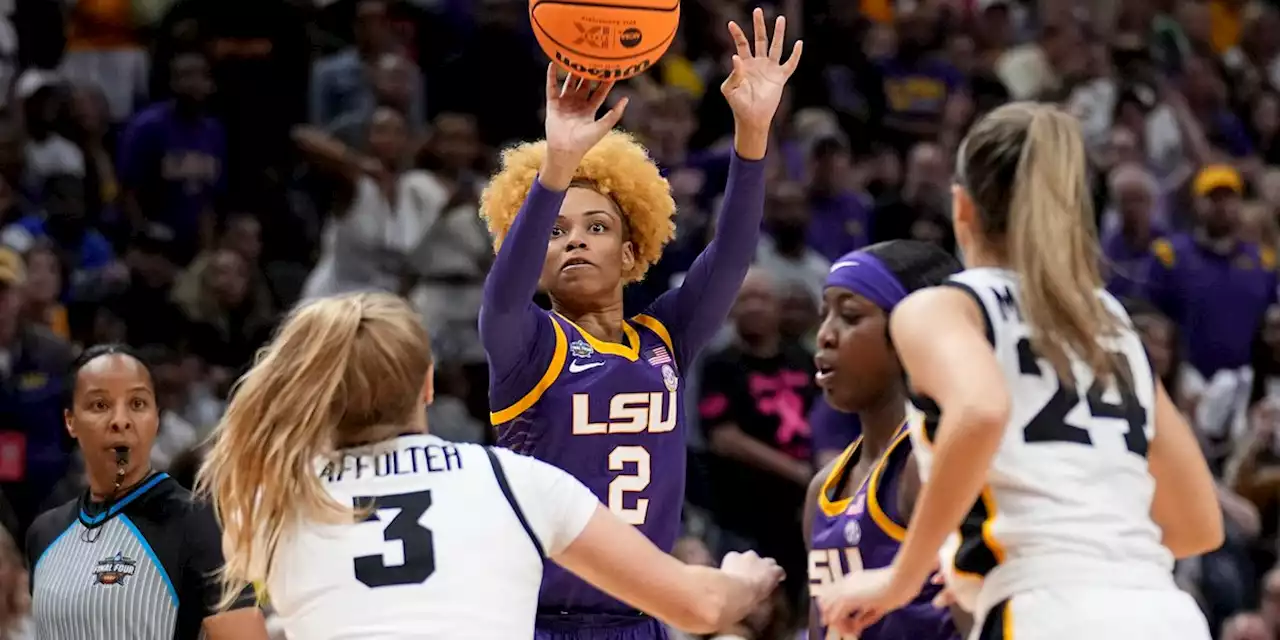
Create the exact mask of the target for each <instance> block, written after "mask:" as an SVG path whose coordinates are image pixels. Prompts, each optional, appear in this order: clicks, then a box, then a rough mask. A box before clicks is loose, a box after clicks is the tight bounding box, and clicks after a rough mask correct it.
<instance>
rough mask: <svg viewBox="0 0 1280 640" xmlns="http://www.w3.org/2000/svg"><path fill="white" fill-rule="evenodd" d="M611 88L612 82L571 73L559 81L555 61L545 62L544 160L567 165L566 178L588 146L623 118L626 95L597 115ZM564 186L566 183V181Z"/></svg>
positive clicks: (580, 159)
mask: <svg viewBox="0 0 1280 640" xmlns="http://www.w3.org/2000/svg"><path fill="white" fill-rule="evenodd" d="M611 89H613V83H612V82H602V83H598V84H595V85H594V86H593V84H592V82H591V81H589V80H586V79H583V78H578V77H575V76H572V75H570V76H567V77H565V79H564V81H563V82H561V81H560V80H559V79H558V78H557V74H556V66H555V64H549V65H547V123H546V127H547V163H548V164H549V165H552V164H554V165H555V167H554V168H557V169H567V171H568V173H569V176H568V177H569V178H572V175H573V172H574V171H576V170H577V168H578V163H579V162H581V161H582V158H583V156H585V155H587V152H588V151H590V150H591V147H594V146H596V143H598V142H600V140H602V139H603V138H604V136H605V134H607V133H609V131H610V130H611V129H613V128H614V127H615V126H617V124H618V121H620V120H622V113H623V111H625V110H626V108H627V99H626V98H623V99H622V100H620V101H619V102H618V104H616V105H614V107H613V108H612V109H610V110H609V111H608V113H605V114H604V116H602V117H600V118H599V119H596V112H597V111H599V110H600V107H601V106H603V105H604V101H605V99H606V98H608V97H609V91H610V90H611ZM551 168H552V167H544V172H543V173H544V175H543V178H544V184H545V183H546V180H545V178H546V177H547V176H546V173H547V171H546V170H547V169H551ZM557 173H558V172H557ZM557 182H558V180H557ZM547 186H549V187H553V186H557V185H550V184H549V185H547ZM563 186H564V187H567V186H568V182H567V181H566V182H565V184H564V185H563Z"/></svg>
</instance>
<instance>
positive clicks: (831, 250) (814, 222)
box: [806, 191, 874, 263]
mask: <svg viewBox="0 0 1280 640" xmlns="http://www.w3.org/2000/svg"><path fill="white" fill-rule="evenodd" d="M873 206H874V203H872V202H871V199H870V198H869V197H867V196H866V195H863V194H861V193H856V192H853V191H844V192H841V193H838V194H836V195H834V196H829V197H828V196H814V197H812V198H810V199H809V216H810V218H809V231H808V234H807V236H806V238H807V244H808V245H809V247H810V248H811V249H813V250H814V251H817V252H818V253H819V254H821V255H822V257H824V258H826V259H827V260H828V261H830V262H833V263H834V262H835V261H837V260H839V259H840V256H842V255H844V254H846V253H849V252H850V251H853V250H855V249H860V248H862V247H865V246H867V244H869V243H870V232H871V212H872V207H873Z"/></svg>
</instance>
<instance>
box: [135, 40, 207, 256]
mask: <svg viewBox="0 0 1280 640" xmlns="http://www.w3.org/2000/svg"><path fill="white" fill-rule="evenodd" d="M170 88H171V90H172V91H173V96H174V97H173V99H171V100H169V101H166V102H162V103H158V104H156V105H153V106H151V107H149V108H147V109H146V110H144V111H142V112H140V113H139V114H138V115H137V116H135V117H134V118H133V120H132V121H130V123H129V126H128V127H127V128H126V129H125V132H124V134H123V135H122V136H121V141H120V181H121V183H122V184H123V185H124V204H125V211H126V212H127V214H128V217H129V220H130V222H131V223H132V225H133V228H135V229H139V228H142V227H143V226H144V225H146V224H147V223H158V224H161V225H164V226H166V227H168V228H169V229H170V230H171V231H172V232H173V235H174V242H175V243H176V245H175V246H176V248H177V249H178V251H179V253H178V254H177V256H176V257H177V258H178V260H179V261H180V262H181V263H182V264H186V263H187V262H188V261H190V259H191V258H192V257H194V256H195V254H196V252H198V251H199V250H200V248H201V247H202V246H207V245H208V244H209V243H210V242H212V240H213V238H212V236H213V227H214V225H215V222H216V221H215V212H214V204H215V199H216V198H217V197H218V196H219V194H220V192H221V190H222V189H223V188H224V187H225V179H226V176H225V175H224V174H225V171H226V165H227V139H226V133H225V131H224V130H223V128H222V124H221V123H220V122H218V120H217V119H215V118H213V117H212V116H210V115H208V114H207V113H206V112H205V107H204V105H205V100H206V99H208V97H209V95H210V93H211V92H212V91H213V84H212V81H211V79H210V76H209V64H208V61H207V60H206V59H205V57H204V55H203V54H199V53H183V54H181V55H178V56H176V57H174V58H173V61H172V62H171V64H170Z"/></svg>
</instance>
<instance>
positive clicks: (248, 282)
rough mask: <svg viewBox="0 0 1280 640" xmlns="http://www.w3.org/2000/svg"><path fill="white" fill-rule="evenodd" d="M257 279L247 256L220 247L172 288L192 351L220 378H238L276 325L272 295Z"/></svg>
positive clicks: (222, 379)
mask: <svg viewBox="0 0 1280 640" xmlns="http://www.w3.org/2000/svg"><path fill="white" fill-rule="evenodd" d="M252 285H253V280H252V279H251V278H250V274H249V265H248V262H247V261H246V260H245V259H244V256H242V255H241V254H239V253H237V252H235V251H232V250H230V249H221V250H218V251H214V252H212V253H210V254H209V256H208V258H207V260H206V261H205V262H203V263H202V264H201V265H200V270H199V271H198V272H195V273H193V274H191V276H189V277H186V278H181V279H180V280H179V281H178V284H177V285H176V286H174V289H173V302H174V304H176V305H177V306H178V308H179V309H180V310H181V311H182V313H183V315H184V316H185V317H186V320H187V328H188V331H189V334H188V343H189V345H190V349H191V352H192V353H193V354H194V355H196V356H197V357H199V358H200V359H201V360H202V361H203V362H204V363H206V364H207V365H208V366H209V367H210V368H211V369H212V370H213V371H214V372H216V377H217V379H219V380H221V381H229V380H230V379H232V378H235V377H236V376H237V375H238V370H239V369H240V367H241V366H242V365H244V364H245V363H247V362H250V361H252V360H253V354H254V353H256V352H257V350H258V348H259V347H261V346H262V344H263V343H265V342H266V341H267V338H269V337H270V334H271V330H272V328H273V326H274V320H275V313H274V311H273V310H272V308H271V301H270V299H269V298H267V297H265V296H264V295H262V294H263V292H262V291H261V290H260V289H255V288H254V287H253V286H252Z"/></svg>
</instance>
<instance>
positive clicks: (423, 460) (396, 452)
mask: <svg viewBox="0 0 1280 640" xmlns="http://www.w3.org/2000/svg"><path fill="white" fill-rule="evenodd" d="M461 468H462V456H461V455H459V454H458V448H457V447H455V446H453V445H448V444H446V445H435V444H429V445H426V446H418V445H414V446H411V447H398V448H396V449H392V450H390V451H385V452H375V453H362V454H360V455H354V454H345V455H343V456H342V459H341V460H333V461H331V462H329V463H328V464H326V465H325V467H324V469H323V470H321V471H320V477H321V478H322V479H324V480H325V481H327V482H342V481H343V480H361V479H364V478H370V477H374V478H383V477H387V476H403V475H412V474H416V473H440V472H446V471H457V470H459V469H461Z"/></svg>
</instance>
